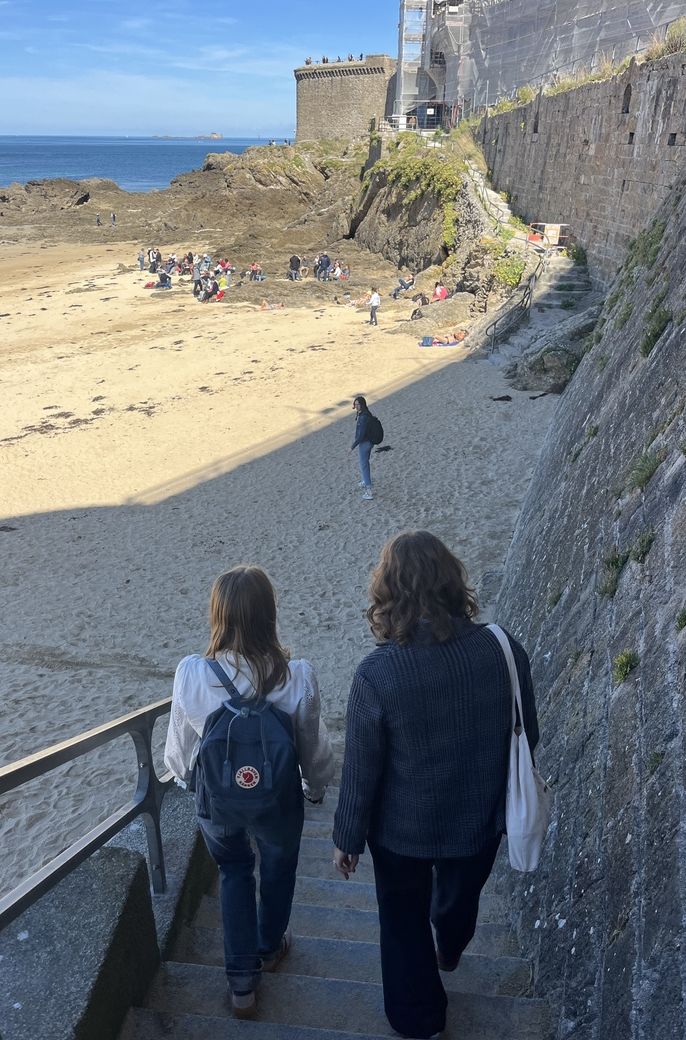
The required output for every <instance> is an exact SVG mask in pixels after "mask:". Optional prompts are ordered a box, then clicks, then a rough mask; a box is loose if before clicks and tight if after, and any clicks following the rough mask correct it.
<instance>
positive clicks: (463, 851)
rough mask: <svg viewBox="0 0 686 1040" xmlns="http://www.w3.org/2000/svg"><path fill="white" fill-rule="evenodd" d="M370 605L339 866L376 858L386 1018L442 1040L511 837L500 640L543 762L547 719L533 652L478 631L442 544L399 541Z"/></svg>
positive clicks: (353, 698) (356, 687)
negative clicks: (489, 886) (541, 712)
mask: <svg viewBox="0 0 686 1040" xmlns="http://www.w3.org/2000/svg"><path fill="white" fill-rule="evenodd" d="M369 592H370V600H371V606H370V607H369V610H368V611H367V617H368V620H369V624H370V627H371V630H372V633H373V635H374V637H375V638H376V639H377V640H378V642H377V646H376V649H375V650H373V651H372V653H370V654H369V655H368V656H367V657H365V659H364V660H363V661H362V662H361V664H360V665H359V666H358V668H357V671H356V673H355V678H354V679H353V684H352V689H351V691H350V699H349V701H348V712H347V734H346V743H345V756H344V762H343V775H342V779H341V790H340V796H339V801H338V809H337V811H336V815H335V822H334V832H333V841H334V845H335V846H336V848H335V851H334V863H335V865H336V867H337V869H338V870H339V871H340V873H341V874H343V876H344V877H345V878H348V876H349V874H350V873H352V872H353V871H354V870H355V867H356V866H357V862H358V859H359V856H360V853H362V852H363V851H364V848H365V843H366V844H367V845H368V846H369V850H370V852H371V856H372V860H373V862H374V877H375V881H376V895H377V900H378V904H379V923H380V944H381V970H382V980H383V991H384V1005H385V1010H386V1015H387V1017H388V1020H389V1022H390V1024H391V1026H392V1027H393V1029H395V1030H396V1032H397V1033H399V1034H400V1035H401V1036H406V1037H431V1036H434V1035H435V1034H437V1033H440V1032H441V1031H442V1030H443V1029H444V1028H445V1024H446V1008H447V999H446V994H445V990H444V988H443V984H442V982H441V977H440V975H439V970H440V971H455V969H456V968H457V965H458V963H459V961H460V958H461V956H462V954H463V952H464V950H465V949H466V947H467V945H468V944H469V942H470V941H471V939H472V937H473V935H474V931H475V928H476V921H477V916H478V911H479V896H480V893H481V889H482V888H483V886H484V885H485V883H486V881H487V879H488V876H489V874H490V872H491V870H492V868H493V864H494V861H495V858H496V854H497V851H498V847H499V845H500V841H501V838H502V835H503V832H504V830H505V795H506V787H507V777H508V764H509V751H510V741H511V735H512V721H513V692H512V688H511V685H510V671H509V667H508V659H507V657H506V654H505V653H504V652H503V649H501V644H500V637H501V636H502V639H503V640H504V642H505V644H508V643H509V648H510V650H511V652H512V654H513V656H514V661H513V662H512V667H513V669H516V672H517V675H518V677H519V683H520V687H521V696H522V709H523V710H522V715H523V719H522V722H523V724H524V728H525V731H526V736H527V739H528V742H529V746H530V748H531V751H533V749H534V748H535V746H536V743H537V741H538V723H537V719H536V707H535V702H534V694H533V688H532V683H531V673H530V670H529V661H528V658H527V655H526V653H525V651H524V650H523V648H522V647H521V646H520V645H519V643H518V642H517V641H516V640H515V639H513V638H512V637H511V636H507V635H506V634H505V633H504V632H503V631H502V630H498V633H499V635H496V634H495V632H493V631H491V630H490V628H491V626H487V625H480V624H477V623H476V617H477V616H478V612H479V608H478V604H477V600H476V597H475V595H474V591H473V589H471V588H470V587H469V584H468V580H467V573H466V571H465V568H464V566H463V564H462V563H461V562H460V560H458V559H457V558H456V557H455V556H453V554H452V553H451V552H450V550H449V549H448V548H447V547H446V546H445V545H444V544H443V542H441V541H440V540H439V539H438V538H436V537H435V535H432V534H430V533H429V532H428V531H407V532H405V533H403V534H399V535H397V536H396V537H395V538H392V539H391V540H390V541H389V542H388V543H387V545H386V546H385V547H384V549H383V551H382V553H381V559H380V561H379V564H378V566H377V567H376V569H375V571H374V573H373V574H372V580H371V586H370V590H369ZM492 627H493V628H495V627H496V626H492ZM432 924H433V926H434V929H435V936H436V939H435V946H434V936H433V934H432V930H431V925H432Z"/></svg>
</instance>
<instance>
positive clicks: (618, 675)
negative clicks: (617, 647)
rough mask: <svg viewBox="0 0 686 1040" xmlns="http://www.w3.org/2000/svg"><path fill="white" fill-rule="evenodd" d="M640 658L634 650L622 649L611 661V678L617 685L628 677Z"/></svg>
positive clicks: (636, 666) (639, 661)
mask: <svg viewBox="0 0 686 1040" xmlns="http://www.w3.org/2000/svg"><path fill="white" fill-rule="evenodd" d="M640 663H641V658H640V657H639V656H638V654H637V653H636V651H635V650H622V652H621V654H617V656H616V657H615V659H614V660H613V662H612V678H613V679H614V681H615V682H616V683H617V685H619V684H620V683H623V682H624V681H625V680H626V679H628V678H629V676H630V675H631V673H632V672H633V670H634V668H638V666H639V664H640Z"/></svg>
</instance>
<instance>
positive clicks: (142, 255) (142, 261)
mask: <svg viewBox="0 0 686 1040" xmlns="http://www.w3.org/2000/svg"><path fill="white" fill-rule="evenodd" d="M138 270H139V271H144V270H145V250H144V249H140V250H139V251H138Z"/></svg>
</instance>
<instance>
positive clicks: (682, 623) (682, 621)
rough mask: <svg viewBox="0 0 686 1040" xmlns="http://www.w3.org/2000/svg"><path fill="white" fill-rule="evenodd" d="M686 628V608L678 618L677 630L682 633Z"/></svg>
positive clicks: (680, 612)
mask: <svg viewBox="0 0 686 1040" xmlns="http://www.w3.org/2000/svg"><path fill="white" fill-rule="evenodd" d="M685 628H686V607H684V608H683V610H680V611H679V613H678V614H677V616H676V630H677V632H682V631H683V629H685Z"/></svg>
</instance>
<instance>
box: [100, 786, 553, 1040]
mask: <svg viewBox="0 0 686 1040" xmlns="http://www.w3.org/2000/svg"><path fill="white" fill-rule="evenodd" d="M336 796H337V792H336V791H335V790H330V792H329V796H328V804H327V805H325V806H323V807H321V808H319V807H311V806H308V807H307V809H306V820H305V830H304V836H303V843H302V848H301V855H300V863H299V869H298V881H297V887H296V894H295V902H294V907H293V914H292V919H291V924H292V927H293V932H294V941H293V946H292V949H291V951H290V953H289V955H288V957H286V959H285V960H284V961H283V962H282V963H281V965H280V966H279V970H278V971H277V972H275V973H274V974H270V975H265V976H264V978H263V980H262V982H261V985H260V988H259V990H258V1019H257V1020H256V1021H253V1022H239V1021H236V1020H235V1019H233V1018H232V1017H231V1010H230V1005H229V1002H228V1000H227V996H226V976H225V973H224V968H223V946H222V931H221V916H220V909H219V901H218V897H217V888H216V887H215V888H214V890H213V891H212V892H210V893H209V894H208V895H207V896H205V898H204V899H203V902H202V904H201V906H200V908H199V910H198V912H197V914H196V915H195V918H194V919H193V921H191V922H188V923H187V924H186V925H185V926H184V927H183V928H182V931H181V934H180V936H179V939H178V942H177V945H176V948H175V951H174V955H173V958H172V959H171V960H168V961H166V962H165V963H163V965H162V967H161V968H160V971H159V973H158V976H157V978H156V980H155V982H154V983H153V986H152V988H151V990H150V992H149V993H148V996H147V1000H146V1001H145V1005H144V1006H143V1007H137V1008H133V1009H131V1011H130V1012H129V1015H128V1017H127V1019H126V1022H125V1024H124V1027H123V1030H122V1033H121V1036H120V1040H163V1038H164V1040H208V1038H210V1037H212V1038H216V1040H231V1038H233V1037H241V1038H244V1040H373V1038H380V1037H389V1036H391V1035H392V1032H391V1029H390V1027H389V1025H388V1022H387V1020H386V1018H385V1015H384V1013H383V996H382V989H381V971H380V958H379V949H378V919H377V913H376V901H375V894H374V886H373V873H372V866H371V862H370V859H369V856H368V855H365V856H364V857H363V858H362V860H361V863H360V867H359V868H358V871H357V872H356V874H355V875H354V876H353V878H352V879H351V880H350V881H348V882H345V881H343V880H340V879H338V877H337V876H335V872H334V870H333V867H332V866H331V853H332V845H331V837H330V836H331V826H332V818H333V805H334V804H335V799H336ZM507 916H508V915H507V912H506V910H505V908H503V907H501V905H500V903H499V901H498V899H497V897H496V896H495V895H494V894H485V895H484V896H483V897H482V913H481V921H480V924H479V927H478V930H477V934H476V936H475V938H474V941H473V942H472V944H471V946H470V948H469V950H468V953H467V954H466V955H465V956H464V958H463V960H462V963H461V964H460V967H459V969H458V970H457V972H455V973H454V974H446V975H444V976H443V981H444V984H445V987H446V990H447V991H448V993H449V1009H448V1023H449V1024H448V1027H447V1029H446V1031H445V1033H444V1034H443V1035H444V1037H446V1040H450V1038H456V1040H457V1038H458V1037H459V1040H550V1037H551V1036H552V1031H551V1019H550V1009H549V1007H548V1005H547V1004H546V1003H545V1002H543V1001H541V1000H536V999H533V998H532V997H531V996H530V987H531V970H530V965H529V963H528V962H527V961H524V960H522V959H521V958H520V957H518V955H517V946H516V941H515V939H514V935H513V933H512V931H511V929H510V926H509V924H507V923H505V922H506V919H507Z"/></svg>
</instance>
